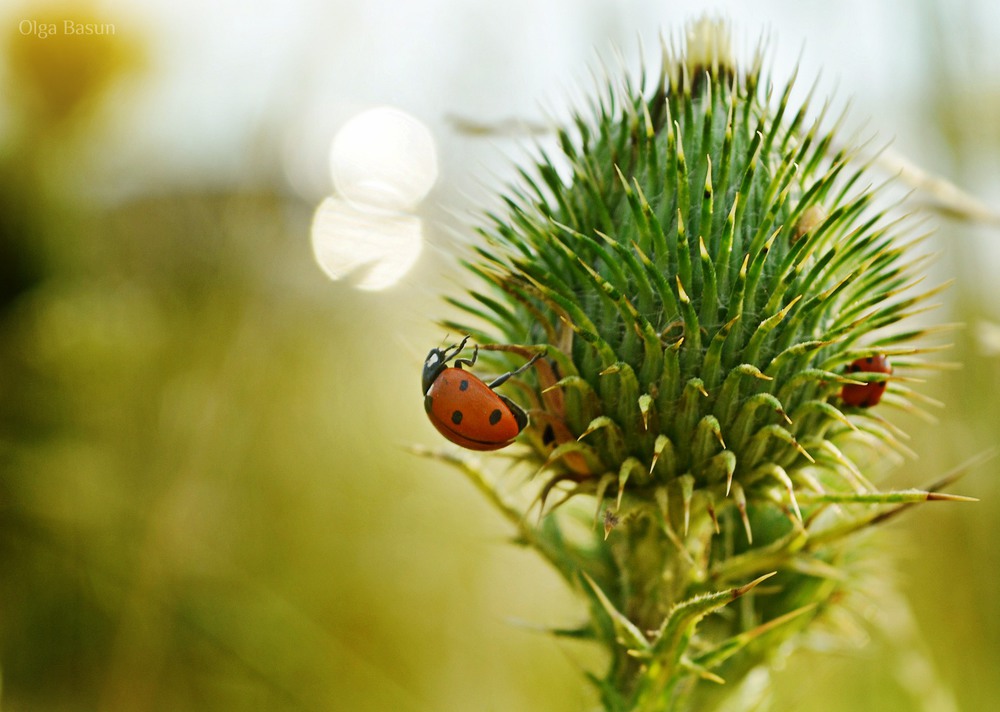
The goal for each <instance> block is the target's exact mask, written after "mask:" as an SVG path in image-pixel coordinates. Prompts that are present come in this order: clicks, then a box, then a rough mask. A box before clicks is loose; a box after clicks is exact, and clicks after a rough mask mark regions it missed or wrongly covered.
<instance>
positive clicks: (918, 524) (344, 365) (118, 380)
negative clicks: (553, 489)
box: [0, 60, 1000, 712]
mask: <svg viewBox="0 0 1000 712" xmlns="http://www.w3.org/2000/svg"><path fill="white" fill-rule="evenodd" d="M121 61H125V60H121ZM60 66H63V65H60ZM102 66H104V65H102ZM107 66H115V65H114V64H113V63H111V64H110V65H107ZM60 71H62V70H60ZM107 71H115V70H107ZM36 81H44V77H43V78H42V79H38V78H37V77H36ZM102 81H103V80H102ZM60 86H61V87H63V89H65V85H64V84H60ZM100 86H103V84H102V83H101V82H97V83H96V84H95V85H94V87H93V91H94V92H95V93H98V92H99V87H100ZM937 86H938V87H939V86H940V85H937ZM929 90H930V89H929ZM12 96H13V95H12ZM963 96H965V97H966V98H965V101H970V100H972V101H975V102H979V101H982V97H981V96H977V95H972V98H971V99H970V98H969V97H968V96H966V94H964V93H963V92H956V95H955V96H949V97H945V99H946V100H945V101H943V102H942V103H941V104H940V107H942V108H940V109H939V111H938V115H937V117H936V118H935V119H934V120H935V121H936V122H937V123H938V124H939V125H940V126H941V127H943V128H942V129H941V130H942V134H943V135H945V136H947V137H948V138H949V141H950V145H951V147H952V157H953V159H954V160H955V161H956V165H959V168H960V167H961V166H960V164H958V157H960V156H968V155H970V154H973V153H976V152H980V153H981V152H988V153H989V155H991V156H992V157H993V158H992V159H991V160H992V161H993V165H996V156H997V155H998V153H1000V150H998V144H1000V141H998V137H997V136H996V135H994V134H989V135H988V139H984V136H983V132H982V130H981V125H980V124H978V123H972V124H970V123H969V122H968V121H963V120H962V118H963V117H965V116H967V112H968V111H969V107H968V105H967V104H963V103H962V101H963V98H962V97H963ZM58 97H60V98H59V102H62V103H60V104H59V106H61V107H62V108H61V109H59V111H63V112H68V113H67V114H66V116H62V117H59V116H55V114H53V113H52V112H49V113H48V114H47V115H48V117H49V118H48V119H46V120H44V121H41V120H38V121H32V120H25V121H24V122H23V124H21V125H20V126H19V130H18V132H14V133H12V134H8V138H7V142H6V144H5V148H6V149H8V150H6V151H5V152H4V154H3V159H2V165H0V206H2V207H0V275H2V280H3V281H2V290H0V300H2V302H0V504H2V509H0V561H2V563H3V573H2V574H0V671H2V679H3V687H2V704H3V708H4V709H5V710H10V711H13V712H20V711H29V710H30V711H34V710H66V711H67V712H69V711H73V712H75V711H77V710H96V709H101V710H129V711H130V712H139V711H142V710H164V711H166V710H169V711H171V712H176V711H179V710H191V711H196V710H352V711H361V710H371V711H372V712H375V711H381V710H401V711H406V710H414V711H417V712H424V711H428V710H434V711H444V710H456V711H458V710H462V711H465V710H501V711H506V710H550V711H558V710H567V711H569V710H580V709H587V708H588V707H590V706H592V704H593V696H592V695H591V693H590V692H589V691H588V690H587V689H586V688H585V687H584V685H583V683H582V682H581V676H580V671H581V669H582V668H586V667H587V666H589V665H594V664H599V661H595V660H594V659H593V655H592V653H591V652H590V651H588V650H587V649H586V648H585V647H581V646H578V645H575V644H572V643H562V642H556V641H554V640H553V639H551V638H549V637H547V636H545V635H540V634H538V633H536V632H533V631H530V630H526V629H525V628H524V627H522V626H519V625H516V624H514V623H512V622H511V621H512V620H515V619H516V620H523V621H526V622H528V623H530V624H537V625H539V626H544V625H555V626H560V625H572V624H574V623H576V622H577V621H578V619H579V615H578V614H579V612H580V611H579V608H578V604H577V603H576V602H575V601H574V600H573V598H572V597H571V596H570V595H569V594H568V593H567V592H566V591H565V590H564V589H563V587H562V584H561V582H560V581H559V580H558V579H557V578H556V576H555V575H554V574H553V573H552V572H551V571H549V570H548V569H546V568H545V567H544V566H543V565H542V564H541V563H540V562H538V561H536V560H535V559H534V558H532V557H531V556H530V555H529V554H528V553H525V552H522V551H519V550H517V549H516V548H514V547H512V546H511V545H510V544H509V543H508V541H507V538H508V537H509V536H510V535H511V533H512V532H511V531H510V530H509V528H508V527H507V526H506V525H505V524H504V523H503V522H502V521H500V519H499V518H498V517H497V516H496V514H495V513H494V512H493V511H492V510H491V509H489V507H488V506H487V505H486V504H485V503H484V502H482V501H480V498H479V497H478V496H477V494H476V493H475V492H473V491H471V489H470V488H469V487H468V486H467V485H466V484H465V482H464V481H462V480H461V479H460V478H459V477H458V476H457V475H456V474H455V473H453V472H451V471H449V470H447V469H446V468H444V467H442V466H439V465H437V464H434V463H432V462H428V461H425V460H421V459H418V458H415V457H414V456H412V455H410V454H408V453H407V452H406V450H405V445H406V444H408V443H412V442H422V443H437V442H438V440H437V436H436V435H435V434H434V432H433V430H432V429H431V427H430V426H429V425H428V424H427V423H426V422H425V418H424V415H423V414H422V412H421V407H420V403H421V401H420V398H419V397H418V391H417V383H418V373H419V369H420V364H421V359H422V356H423V355H424V353H425V352H426V350H427V349H428V348H429V347H430V346H431V345H434V343H436V342H437V340H438V339H439V338H440V334H439V333H438V332H437V331H436V330H435V329H434V328H433V327H432V326H431V324H432V322H433V320H435V319H437V318H439V317H440V316H441V315H442V313H443V310H442V304H441V302H440V301H439V298H438V294H437V291H438V287H439V278H438V275H439V274H440V273H441V272H442V271H443V270H445V269H447V265H446V264H445V259H444V258H443V257H442V256H440V255H437V254H435V253H433V252H430V253H429V254H428V255H427V256H426V257H425V259H424V260H423V264H422V266H421V270H420V271H419V272H418V273H416V274H415V275H414V276H413V277H412V278H411V279H410V281H408V282H407V283H405V284H402V285H400V286H399V287H397V288H395V289H394V290H391V291H389V292H386V293H382V294H362V293H358V292H355V291H352V290H350V289H349V288H348V287H345V286H343V285H335V284H331V283H329V282H327V281H326V280H325V279H324V278H323V276H322V274H321V272H320V271H319V269H318V268H316V267H315V265H314V264H313V263H312V260H311V255H310V250H309V245H308V235H307V233H308V220H309V215H310V211H311V206H309V205H306V204H303V203H302V202H301V201H300V200H299V199H297V198H294V197H290V196H289V195H287V194H284V193H283V192H282V191H280V190H278V189H275V190H262V189H260V188H256V189H249V188H240V187H239V186H233V187H229V188H226V189H215V190H212V191H209V190H205V191H195V192H182V191H177V190H170V189H167V188H165V189H164V190H163V191H162V192H161V194H159V195H158V196H146V197H141V198H133V199H130V200H128V201H126V202H124V203H120V204H117V205H94V204H89V203H87V202H86V201H83V200H82V199H81V198H80V196H78V195H75V194H73V192H72V190H71V189H69V188H67V186H66V184H65V183H63V182H60V181H59V180H52V179H51V177H52V176H62V175H65V174H66V173H68V172H72V171H73V170H75V167H76V166H77V164H78V162H79V160H80V159H79V155H78V152H80V151H82V147H81V146H80V145H79V144H77V143H74V142H73V140H72V137H71V136H70V137H67V133H68V132H67V125H69V124H71V123H72V122H74V121H79V120H80V119H79V117H71V116H70V114H72V113H73V112H74V111H76V108H75V107H76V106H77V104H78V103H79V102H82V101H84V99H85V98H86V97H85V96H83V97H82V98H81V97H77V98H72V97H71V98H72V101H70V100H69V99H67V98H66V94H65V91H63V92H61V93H59V94H58ZM939 98H940V97H939ZM991 105H994V106H996V105H1000V102H998V101H995V97H994V100H993V104H991ZM36 110H37V107H36ZM43 113H45V112H43ZM57 113H58V112H57ZM53 117H54V118H53ZM996 125H998V124H997V123H993V126H996ZM69 133H70V134H71V133H72V132H69ZM11 136H13V138H11ZM42 146H47V147H48V148H47V149H46V150H42V148H41V147H42ZM53 146H55V149H53ZM433 229H434V228H433V227H432V235H431V238H432V241H433V239H434V237H435V236H434V234H433ZM972 232H974V230H973V229H972V228H969V227H966V226H961V225H955V224H948V223H945V224H944V225H943V227H942V229H941V232H940V237H939V238H938V240H937V244H939V245H940V246H942V247H943V248H944V255H943V257H942V260H941V265H940V267H939V269H940V271H941V272H942V273H943V274H947V275H954V276H957V278H958V279H957V282H956V286H955V288H954V289H953V290H952V292H951V294H950V302H949V305H948V307H947V309H946V311H948V312H950V313H949V314H947V315H945V314H943V313H942V314H941V315H939V316H938V317H935V318H940V319H941V320H942V321H943V320H945V317H946V316H947V319H949V320H951V319H954V320H959V321H963V322H965V323H967V324H975V323H976V322H977V321H978V320H979V319H987V320H990V321H996V320H998V319H1000V314H998V311H1000V309H998V306H997V303H996V293H995V291H994V288H993V286H992V285H991V284H983V283H982V281H981V277H980V275H979V273H978V272H977V271H976V269H975V267H976V264H977V258H976V254H975V252H974V247H973V243H972V241H971V239H970V237H969V235H970V233H972ZM994 237H995V235H994ZM447 288H451V287H447ZM954 340H955V348H954V349H953V350H952V351H950V352H949V353H947V354H946V355H945V356H942V357H941V358H945V359H948V360H954V361H957V362H960V363H962V364H963V368H962V369H961V370H956V371H945V372H943V373H942V374H940V375H938V376H935V377H934V378H932V379H931V380H930V382H929V383H928V384H926V386H921V390H922V391H923V392H925V393H927V394H929V395H931V396H933V397H935V398H938V399H940V400H942V401H944V402H945V403H946V408H945V409H944V410H943V411H942V412H941V420H940V422H939V423H937V424H925V423H922V422H920V421H911V420H906V419H905V418H904V419H903V420H904V421H905V425H906V427H907V429H909V430H910V432H911V433H912V435H913V441H912V442H913V443H914V445H913V446H914V448H915V449H916V450H917V451H918V453H919V455H920V460H919V461H917V462H908V463H907V464H906V465H905V466H904V467H902V468H899V469H897V470H896V472H895V473H894V474H893V476H892V482H893V483H894V484H898V485H899V486H901V487H902V486H917V485H919V484H921V483H924V482H927V481H929V480H931V479H933V478H934V477H935V476H936V475H939V474H941V473H943V472H944V471H946V470H948V469H949V468H951V467H952V466H954V465H955V464H957V463H958V462H961V461H962V460H964V459H966V458H968V457H969V456H971V455H973V454H975V453H977V452H980V451H982V450H983V449H985V448H988V447H991V446H993V445H995V444H996V443H997V440H998V437H997V435H998V429H1000V426H998V424H1000V405H998V399H997V398H995V397H994V395H993V394H995V393H996V392H997V391H998V388H997V386H998V385H1000V360H998V358H997V357H996V356H991V355H988V354H986V353H984V352H983V351H982V349H980V348H979V345H978V344H977V342H976V341H975V340H974V337H973V332H972V331H971V330H969V329H966V330H962V331H958V332H956V333H955V335H954ZM998 473H1000V464H998V463H997V462H993V463H991V464H990V465H988V466H987V467H984V468H980V469H979V470H977V471H976V472H974V473H972V475H971V476H970V477H969V478H967V479H966V480H964V481H963V482H962V483H961V485H959V486H958V487H957V488H956V490H957V491H959V492H962V493H965V494H970V495H973V496H977V497H980V498H982V500H983V501H982V502H981V503H979V504H975V505H965V506H954V505H935V506H929V507H926V508H923V509H920V510H918V511H914V512H912V513H911V514H910V515H908V516H906V517H904V518H902V519H900V520H899V521H897V522H894V523H893V524H892V525H891V526H890V527H888V528H887V530H886V531H885V532H884V537H882V538H881V539H880V540H879V541H880V544H879V546H880V547H881V548H883V549H885V550H886V551H887V552H888V554H889V555H890V560H891V561H894V562H895V568H896V570H895V571H894V572H885V574H884V575H885V577H886V578H890V579H893V580H895V581H897V582H898V586H899V588H900V589H901V591H902V592H903V599H898V600H897V599H892V598H890V599H888V603H886V604H884V605H887V606H889V608H890V612H891V613H894V614H901V613H902V610H901V608H902V606H904V605H909V606H910V607H911V608H912V610H913V619H914V620H915V621H916V622H917V626H918V628H919V630H918V631H916V632H914V631H912V630H906V629H905V626H904V629H900V628H898V627H897V628H893V627H892V626H890V627H889V630H890V635H889V636H888V637H889V639H884V638H880V637H879V636H878V635H876V636H875V639H874V640H873V641H872V642H871V643H869V644H868V645H867V646H866V647H863V648H858V649H857V650H853V651H844V650H841V651H835V652H832V653H831V652H823V653H805V654H801V655H799V656H796V657H795V658H792V659H789V660H787V661H786V662H785V667H784V669H783V670H781V671H779V673H778V674H777V676H776V684H775V690H776V695H777V697H778V700H779V705H778V708H779V709H796V710H811V711H814V712H820V711H825V710H830V711H833V710H843V709H852V710H888V709H905V707H903V706H902V705H903V704H904V703H903V702H902V700H904V699H905V696H903V695H901V694H900V692H899V690H900V686H901V685H903V686H905V685H907V684H914V683H913V677H912V676H913V670H912V669H907V668H906V664H905V663H906V660H903V661H902V662H901V663H900V665H898V666H897V665H896V664H895V663H894V662H893V661H894V660H895V658H894V655H896V652H894V651H897V652H898V650H897V649H898V647H899V643H900V641H899V640H892V639H891V638H892V635H891V631H893V630H895V631H896V632H899V631H900V630H903V633H905V634H906V635H910V634H916V635H919V637H920V638H921V639H922V643H914V644H916V645H918V646H923V648H925V649H926V651H927V652H928V656H929V658H930V660H931V661H932V662H933V663H934V665H935V667H936V669H937V672H938V675H939V676H940V678H941V679H942V680H943V682H944V684H945V686H946V687H948V688H950V690H951V691H952V694H953V695H954V697H955V699H956V700H957V703H958V708H959V709H961V710H980V709H987V708H989V707H990V705H991V704H992V703H993V702H994V700H995V699H996V698H997V696H998V695H1000V672H998V670H1000V666H998V662H1000V661H998V656H997V651H998V650H1000V606H998V604H997V600H996V591H997V590H998V586H1000V573H998V572H1000V562H998V561H997V559H998V558H1000V553H998V549H997V546H996V541H997V539H998V536H997V535H998V526H997V521H1000V491H998V490H1000V488H998V485H997V475H998ZM868 612H869V613H870V616H871V620H867V619H862V620H859V621H858V623H859V625H860V626H861V628H862V629H864V628H865V626H866V625H869V624H873V623H875V622H877V621H878V620H879V617H880V616H883V615H884V613H880V612H879V599H878V598H877V597H874V598H872V601H871V608H870V611H868ZM876 628H877V627H871V629H872V630H875V629H876ZM911 642H912V641H909V640H907V641H906V646H909V645H910V644H911ZM906 646H904V647H906ZM897 668H898V669H897ZM899 670H902V673H900V672H899ZM916 674H917V676H918V677H920V676H921V671H920V670H917V671H916ZM907 675H909V676H910V677H907ZM900 680H902V682H901V681H900Z"/></svg>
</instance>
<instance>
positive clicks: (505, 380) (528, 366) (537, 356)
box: [486, 352, 542, 390]
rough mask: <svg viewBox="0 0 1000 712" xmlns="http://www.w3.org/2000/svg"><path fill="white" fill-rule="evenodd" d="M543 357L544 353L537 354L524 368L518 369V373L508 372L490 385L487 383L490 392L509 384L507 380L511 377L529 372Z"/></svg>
mask: <svg viewBox="0 0 1000 712" xmlns="http://www.w3.org/2000/svg"><path fill="white" fill-rule="evenodd" d="M541 357H542V352H538V353H537V354H535V355H534V356H532V357H531V360H530V361H528V362H527V363H526V364H524V365H523V366H521V368H519V369H517V370H516V371H508V372H507V373H505V374H503V375H501V376H497V377H496V378H495V379H494V380H493V381H491V382H490V383H487V384H486V387H487V388H489V389H490V390H492V389H494V388H496V387H497V386H502V385H503V384H504V383H506V382H507V379H508V378H510V377H511V376H516V375H517V374H519V373H521V372H523V371H527V370H528V369H529V368H531V366H532V364H534V363H535V361H537V360H538V359H540V358H541Z"/></svg>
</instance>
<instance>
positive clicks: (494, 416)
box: [490, 408, 503, 425]
mask: <svg viewBox="0 0 1000 712" xmlns="http://www.w3.org/2000/svg"><path fill="white" fill-rule="evenodd" d="M502 417H503V413H501V412H500V409H499V408H495V409H494V410H493V412H492V413H490V425H496V424H497V423H499V422H500V418H502Z"/></svg>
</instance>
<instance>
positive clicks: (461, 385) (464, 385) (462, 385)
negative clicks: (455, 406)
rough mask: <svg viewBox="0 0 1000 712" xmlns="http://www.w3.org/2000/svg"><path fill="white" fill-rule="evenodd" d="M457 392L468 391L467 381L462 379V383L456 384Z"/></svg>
mask: <svg viewBox="0 0 1000 712" xmlns="http://www.w3.org/2000/svg"><path fill="white" fill-rule="evenodd" d="M458 390H460V391H467V390H469V381H468V380H467V379H465V378H463V379H462V382H461V383H459V384H458Z"/></svg>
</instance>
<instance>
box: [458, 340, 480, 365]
mask: <svg viewBox="0 0 1000 712" xmlns="http://www.w3.org/2000/svg"><path fill="white" fill-rule="evenodd" d="M466 338H469V337H466ZM463 343H464V342H463ZM477 358H479V346H478V345H477V346H476V347H474V348H473V349H472V358H457V359H455V367H456V368H461V367H462V366H469V367H470V368H471V367H472V366H475V365H476V359H477Z"/></svg>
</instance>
